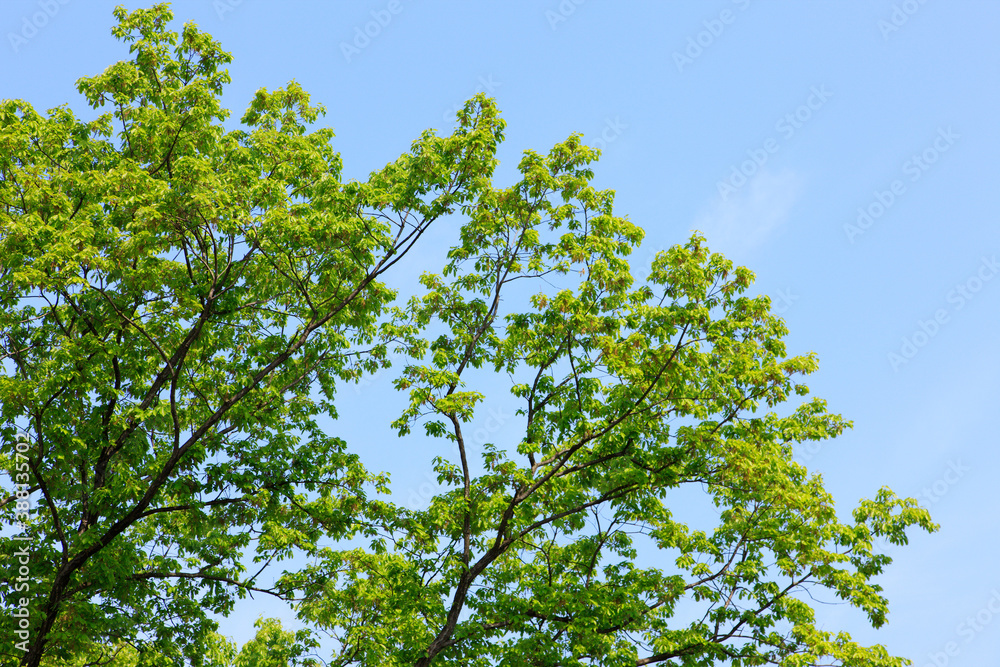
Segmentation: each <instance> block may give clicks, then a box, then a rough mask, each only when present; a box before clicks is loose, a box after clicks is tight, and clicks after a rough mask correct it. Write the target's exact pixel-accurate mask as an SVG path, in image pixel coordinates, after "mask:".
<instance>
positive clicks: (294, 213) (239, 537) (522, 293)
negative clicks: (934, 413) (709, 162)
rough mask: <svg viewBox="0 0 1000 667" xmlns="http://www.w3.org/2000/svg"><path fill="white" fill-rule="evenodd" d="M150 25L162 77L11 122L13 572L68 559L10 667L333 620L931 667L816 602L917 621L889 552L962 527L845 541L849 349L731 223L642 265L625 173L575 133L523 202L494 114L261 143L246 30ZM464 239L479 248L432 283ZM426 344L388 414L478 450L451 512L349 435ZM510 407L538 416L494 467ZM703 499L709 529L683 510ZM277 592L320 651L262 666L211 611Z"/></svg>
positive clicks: (5, 272) (431, 641) (731, 661)
mask: <svg viewBox="0 0 1000 667" xmlns="http://www.w3.org/2000/svg"><path fill="white" fill-rule="evenodd" d="M116 16H117V18H118V20H119V24H118V26H117V27H116V28H115V29H114V34H115V35H116V36H117V37H118V38H119V39H121V40H123V41H124V42H126V43H127V44H128V45H129V46H130V49H131V53H132V59H131V60H128V61H124V62H119V63H117V64H115V65H112V66H111V67H109V68H108V69H107V70H105V72H104V73H102V74H100V75H98V76H95V77H90V78H84V79H81V80H80V81H79V82H78V87H79V90H80V92H81V93H82V94H83V95H84V96H85V97H86V99H87V100H88V102H89V103H90V104H91V106H92V107H94V108H95V109H98V110H100V112H101V113H100V115H98V116H96V117H95V118H93V119H92V120H89V121H84V120H80V119H78V118H77V117H76V116H75V115H74V114H73V113H72V112H71V111H70V110H69V109H68V108H66V107H59V108H56V109H52V110H50V111H48V112H47V114H40V113H38V112H37V111H35V110H34V109H33V108H32V107H31V106H30V105H29V104H28V103H27V102H25V101H22V100H4V101H2V102H0V272H2V273H0V280H2V290H0V345H2V349H3V366H2V374H0V401H2V416H3V423H4V425H5V426H4V434H5V441H6V443H7V445H6V446H5V447H4V449H3V451H2V453H0V468H2V469H3V470H4V471H5V472H6V473H7V475H6V476H5V477H4V478H3V485H4V486H3V493H2V498H0V502H2V503H3V505H2V511H3V513H4V518H5V520H6V521H8V522H10V523H14V522H15V520H16V519H18V518H25V515H24V514H23V513H22V514H21V515H18V509H17V508H18V503H17V497H16V493H15V492H14V486H13V485H14V484H15V483H24V484H26V485H27V486H28V487H29V488H30V489H31V490H32V492H34V493H35V494H36V495H35V497H36V498H38V503H37V508H36V509H35V511H34V512H32V513H31V514H30V515H28V516H27V518H26V519H25V521H24V522H23V526H22V528H23V535H24V536H26V537H27V538H28V539H27V540H26V541H20V540H14V539H9V538H4V539H3V540H2V541H0V551H2V553H3V556H4V562H5V563H7V566H6V567H7V568H8V571H9V572H10V573H11V576H10V581H14V578H13V574H14V573H16V567H17V562H18V560H17V556H16V554H17V553H18V552H19V550H21V549H22V548H25V545H27V548H29V549H30V554H31V556H30V558H29V559H27V560H28V563H27V565H26V567H27V569H28V572H29V575H28V577H27V578H28V579H29V580H30V582H31V584H30V590H29V591H28V592H27V593H23V594H21V593H15V592H13V589H8V591H7V592H6V593H5V596H4V614H3V618H2V619H0V627H2V628H3V632H2V637H3V642H2V645H0V658H2V660H3V664H18V663H19V664H22V665H29V666H31V667H37V666H38V665H53V666H54V665H67V666H68V665H83V664H112V665H127V666H129V667H133V666H134V667H145V666H147V665H184V664H191V665H204V666H206V667H207V666H209V665H219V666H221V665H236V666H238V667H265V666H266V667H276V666H278V665H282V666H283V665H287V664H293V663H294V664H302V665H307V664H319V663H316V662H315V660H314V658H313V657H310V656H311V655H312V654H313V652H314V651H315V650H316V649H317V646H318V644H316V638H315V636H314V634H313V631H315V632H326V633H330V634H332V635H333V636H334V637H335V638H336V641H335V645H336V646H335V649H334V652H333V654H332V655H329V654H326V655H322V656H319V657H321V658H322V659H323V660H325V661H327V664H331V665H348V664H359V665H410V664H416V665H430V664H434V665H477V666H483V667H485V666H487V665H510V666H519V665H524V666H527V665H609V666H610V665H644V664H654V663H658V664H663V665H722V664H725V665H761V664H778V665H785V666H788V667H791V666H794V665H811V664H815V663H816V662H817V661H826V663H829V664H843V665H856V666H862V665H863V666H870V667H876V666H879V667H888V666H890V665H901V664H904V661H903V660H902V659H900V658H893V657H891V656H889V655H888V653H887V652H886V651H885V650H884V649H883V648H882V647H880V646H875V647H864V646H860V645H858V644H856V643H855V642H853V641H852V640H851V638H850V637H849V636H847V635H846V634H844V633H836V632H831V631H827V630H823V629H821V628H819V627H817V625H816V624H815V623H814V613H813V610H812V608H811V606H810V600H811V599H812V598H811V597H810V596H820V597H822V596H823V595H826V596H827V597H828V598H829V599H834V598H836V599H840V600H842V601H845V602H846V603H849V604H850V605H851V606H853V607H856V608H857V609H859V610H860V611H861V612H863V613H864V614H866V615H867V617H868V619H869V620H870V622H871V624H872V625H874V626H876V627H878V626H880V625H882V624H883V623H884V622H885V621H886V613H887V602H886V600H885V598H884V597H883V596H882V594H881V589H880V587H879V586H878V584H877V583H875V582H874V578H875V577H876V576H877V575H879V574H880V573H881V572H882V571H883V568H884V567H885V566H886V565H887V564H888V563H889V562H890V559H889V558H888V557H887V556H886V555H885V554H884V553H882V551H880V549H879V544H880V542H881V541H882V540H883V539H885V540H888V541H891V542H893V543H905V542H906V534H905V531H906V529H907V528H908V527H910V526H913V525H917V526H919V527H922V528H924V529H926V530H933V529H934V528H935V526H934V525H933V524H932V523H931V520H930V517H929V515H928V514H927V512H926V511H925V510H922V509H920V508H918V507H917V505H916V503H915V501H913V500H912V499H907V500H902V499H899V498H897V497H896V496H895V495H894V494H893V493H892V492H891V491H889V490H887V489H883V490H881V491H879V492H878V493H877V495H876V497H875V498H874V499H873V500H866V501H864V502H862V503H861V505H860V507H859V508H858V509H857V510H855V512H854V515H853V519H852V520H849V521H847V522H846V523H843V522H842V521H841V519H840V518H838V515H837V513H836V512H835V510H834V502H833V499H832V498H831V497H830V495H829V494H828V493H827V492H826V491H825V490H824V489H823V486H822V483H821V480H820V479H819V478H818V477H817V476H815V475H810V474H809V473H808V472H807V471H806V470H805V469H804V468H803V467H801V466H800V465H798V464H796V463H794V462H793V461H792V453H793V447H794V445H795V444H796V443H799V442H802V441H807V440H821V439H825V438H830V437H834V436H836V435H838V434H839V433H841V432H842V431H843V429H844V428H846V427H847V426H849V424H848V423H846V422H844V421H843V420H842V419H841V418H840V417H839V416H837V415H834V414H831V413H829V412H827V409H826V406H825V404H824V403H823V401H821V400H818V399H811V400H809V399H807V398H802V397H805V396H806V395H807V393H808V391H807V389H806V387H805V386H804V385H802V384H801V383H800V381H799V379H800V378H801V376H803V375H805V374H808V373H811V372H813V371H814V370H815V369H816V367H817V362H816V359H815V358H814V357H812V356H804V357H803V356H792V357H789V356H787V355H786V350H785V345H784V343H783V341H782V339H783V337H784V336H785V334H786V329H785V325H784V323H783V322H782V321H781V320H780V319H779V318H777V317H775V316H774V315H773V314H772V313H771V311H770V304H769V301H768V299H767V298H766V297H750V296H746V292H747V290H748V288H749V287H750V286H751V283H752V279H753V275H752V274H751V273H750V272H749V271H748V270H747V269H744V268H734V267H733V265H732V263H731V262H729V261H728V260H726V259H725V258H723V257H721V256H720V255H718V254H712V253H710V252H709V251H708V249H707V248H706V247H705V242H704V240H703V239H702V238H701V237H699V236H697V235H695V236H693V237H692V238H691V239H690V240H689V241H688V242H687V243H685V244H683V245H678V246H676V247H674V248H672V249H670V250H669V251H666V252H663V253H660V254H659V255H658V256H657V257H656V259H655V261H654V262H653V264H652V266H651V267H650V272H649V277H648V279H647V280H645V281H642V282H637V281H635V280H634V279H633V277H632V275H631V273H630V266H629V261H628V257H629V255H630V253H631V252H632V251H633V250H634V249H635V248H636V247H637V246H638V244H639V243H640V241H641V239H642V236H643V234H642V231H641V229H640V228H638V227H637V226H635V225H634V224H632V223H631V222H629V221H628V220H627V219H625V218H623V217H620V216H617V215H616V214H615V213H614V211H613V206H612V204H613V198H614V197H613V192H611V191H607V190H605V191H600V190H596V189H594V187H593V186H592V185H591V179H592V177H593V172H592V170H591V164H592V163H593V162H594V161H595V160H596V159H597V157H598V152H597V151H596V150H594V149H591V148H588V147H587V146H585V145H583V144H582V143H581V140H580V137H579V136H578V135H572V136H570V137H569V138H568V139H567V140H566V141H565V142H563V143H560V144H558V145H556V146H555V147H553V148H552V149H551V150H550V151H549V152H548V153H547V154H545V155H542V154H538V153H534V152H530V151H529V152H526V153H525V154H524V158H523V159H522V161H521V163H520V166H519V174H520V175H519V177H518V180H517V181H516V182H515V183H513V184H512V185H510V186H509V187H497V186H495V185H494V184H493V172H494V169H495V167H496V164H497V161H496V157H495V155H496V150H497V147H498V145H499V143H500V142H501V141H502V139H503V130H504V123H503V121H502V120H501V119H500V117H499V114H498V111H497V109H496V107H495V105H494V103H493V102H492V100H489V99H487V98H485V97H482V96H479V97H476V98H474V99H473V100H471V101H470V102H469V103H467V104H466V105H465V108H464V109H463V110H462V111H461V112H460V113H459V114H458V120H459V122H458V127H457V129H456V130H455V131H454V132H453V133H452V134H451V135H450V136H447V137H439V136H437V135H436V134H435V133H433V132H430V131H428V132H425V133H424V134H423V135H422V136H421V137H420V138H419V139H418V140H417V141H416V142H415V143H414V144H413V146H412V149H411V150H410V152H408V153H406V154H404V155H403V156H402V157H400V158H399V159H398V160H397V161H396V162H394V163H392V164H389V165H387V166H386V167H385V168H383V169H381V170H379V171H376V172H374V173H372V174H371V176H370V178H369V179H368V180H367V181H365V182H353V181H352V182H344V181H343V180H342V179H341V162H340V158H339V156H338V155H337V153H336V152H334V151H333V150H332V148H331V138H332V133H331V132H330V131H329V130H326V129H313V125H314V123H315V121H316V120H317V119H318V117H319V116H320V114H321V112H322V109H321V108H320V107H318V106H313V105H311V103H310V100H309V96H308V95H307V94H306V93H305V92H304V91H303V90H302V89H301V88H300V87H299V86H298V85H297V84H295V83H290V84H288V86H287V87H285V88H284V89H279V90H275V91H267V90H260V91H258V93H257V94H256V95H255V97H254V98H253V100H252V101H251V103H250V105H249V108H248V109H247V111H246V113H245V114H244V115H243V117H242V119H241V125H240V128H241V129H233V130H227V129H225V127H224V126H223V121H224V120H225V119H226V118H227V112H226V111H225V110H224V109H223V108H222V107H221V105H220V95H221V93H222V90H223V87H224V86H225V84H226V83H227V82H228V81H229V77H228V74H227V72H226V70H225V69H224V67H225V65H226V64H227V63H229V62H230V56H229V55H228V54H227V53H225V52H224V51H222V50H221V48H220V45H219V44H218V43H216V42H215V41H213V40H212V39H211V37H210V36H209V35H207V34H205V33H202V32H200V31H199V30H198V29H197V28H196V27H195V26H194V25H191V24H188V25H185V26H184V29H183V31H182V32H181V33H180V34H178V33H176V32H172V31H171V30H170V29H169V23H170V21H171V20H172V15H171V13H170V11H169V10H168V9H167V8H166V7H165V6H162V5H157V6H155V7H153V8H151V9H147V10H137V11H133V12H131V13H129V12H126V11H125V10H124V9H118V10H116ZM446 220H447V221H448V224H449V225H450V228H451V229H454V230H455V232H454V237H453V241H452V245H451V247H450V250H449V252H448V255H447V260H446V263H445V264H444V266H442V267H440V269H439V270H437V271H436V272H426V273H424V274H423V275H422V277H421V278H420V281H419V285H417V286H415V285H407V284H406V283H405V281H404V280H403V279H402V278H401V277H397V274H398V267H402V266H404V265H403V264H401V263H400V262H401V260H402V259H403V258H404V257H405V256H406V255H407V253H408V252H409V251H410V250H411V249H412V248H414V247H416V246H418V245H419V244H420V243H421V237H422V236H424V234H425V232H426V231H427V230H428V229H430V227H431V226H432V225H437V224H441V223H442V222H444V221H446ZM394 281H395V282H394ZM401 289H405V290H407V292H406V293H405V294H404V296H402V297H400V296H399V292H400V290H401ZM394 354H395V355H397V356H396V357H395V358H399V359H402V361H401V362H399V363H396V365H395V366H394V368H395V370H396V372H397V373H396V376H395V377H396V379H395V388H396V390H398V391H399V392H404V395H406V396H408V404H407V406H406V408H405V409H404V410H403V412H402V413H401V414H385V415H384V418H385V422H384V423H385V424H386V425H389V424H391V426H392V427H393V428H395V429H396V431H397V432H398V434H399V436H400V437H401V438H402V440H401V441H400V444H401V446H404V443H406V442H407V441H409V442H413V443H415V444H419V443H422V442H425V441H426V439H427V438H444V439H446V440H449V441H451V443H453V445H454V451H455V452H456V454H455V456H454V457H451V458H448V457H439V458H438V459H437V462H436V464H435V470H436V471H437V474H438V477H439V480H440V482H441V483H442V484H444V490H443V491H442V492H441V493H440V494H439V495H438V496H437V497H435V498H433V499H431V500H430V503H429V506H428V507H426V508H425V509H413V508H407V507H404V506H402V505H401V504H399V503H398V502H394V501H395V500H398V499H397V498H393V497H390V496H389V495H387V494H388V486H387V482H388V479H387V476H386V475H384V474H377V473H372V472H369V471H367V470H366V469H365V468H364V467H363V466H362V465H361V463H360V461H359V458H358V456H357V453H356V452H357V450H356V449H355V447H356V445H353V444H352V443H348V442H345V441H343V440H342V439H339V438H336V437H333V436H331V435H330V434H329V433H327V432H326V431H325V430H324V429H323V428H321V426H320V421H319V420H320V419H321V418H327V417H332V418H337V417H338V415H337V412H336V408H335V398H336V391H337V388H338V386H342V385H345V384H350V383H352V382H356V381H358V380H359V379H361V378H363V377H364V376H365V375H366V374H369V373H372V372H375V371H377V370H379V369H380V368H384V367H388V366H389V365H390V359H391V358H393V357H392V355H394ZM498 387H499V388H500V389H501V390H502V391H509V392H510V394H511V395H512V398H514V399H516V400H517V401H518V404H519V406H520V410H519V413H518V418H517V420H516V421H517V424H516V425H513V426H510V427H509V428H506V429H505V430H504V433H503V437H502V438H501V437H497V438H496V439H497V442H495V443H487V444H485V445H484V446H482V447H481V448H477V449H475V450H474V448H472V447H471V446H470V443H469V434H468V431H469V428H470V427H469V424H470V422H472V421H473V420H474V419H475V417H476V415H477V414H481V411H482V409H483V407H484V405H483V404H484V401H486V397H487V396H489V395H491V394H492V395H495V393H496V391H497V388H498ZM790 400H791V401H792V406H791V407H790V408H786V409H784V411H783V412H778V411H775V410H774V408H777V407H778V406H780V405H781V404H783V403H786V402H788V401H790ZM376 407H377V406H376ZM373 409H374V408H373ZM341 418H343V417H341ZM15 425H16V426H17V427H18V428H19V429H20V430H21V431H22V432H24V433H26V434H27V442H28V444H27V446H25V447H24V448H23V449H24V451H23V452H21V451H18V450H17V448H15V447H14V445H13V442H14V438H15ZM515 432H516V433H517V434H516V435H515V434H514V433H515ZM684 487H693V488H694V489H695V490H698V489H700V490H701V491H702V492H703V497H704V498H705V500H706V502H705V506H704V508H703V509H704V512H703V514H704V516H705V517H708V523H706V525H704V526H701V525H689V524H690V522H688V523H685V522H684V521H681V520H679V519H678V518H675V515H674V514H673V513H672V512H671V508H672V507H673V509H674V511H675V512H676V511H677V510H678V507H677V506H676V505H674V504H673V503H675V502H676V499H677V497H678V494H681V493H687V492H685V491H683V489H684ZM684 497H690V494H687V495H685V496H684ZM709 524H710V525H709ZM19 530H20V529H19ZM348 540H350V541H351V542H350V544H348V542H347V541H348ZM331 545H334V546H331ZM359 545H367V546H359ZM291 556H297V560H296V561H295V564H296V567H287V568H285V569H284V570H282V571H277V570H276V568H280V565H279V562H280V561H282V560H285V559H287V558H289V557H291ZM301 563H305V565H304V566H302V567H298V565H299V564H301ZM251 565H252V566H251ZM252 592H253V593H256V594H258V595H262V594H270V595H276V596H278V597H281V598H283V599H285V600H288V601H291V602H292V603H293V604H294V606H295V609H296V610H297V613H298V615H299V617H300V619H301V620H302V621H304V622H305V623H306V627H307V629H306V630H301V631H298V632H294V633H293V632H289V631H286V630H283V629H282V628H281V627H280V625H278V624H277V623H276V622H274V621H269V620H263V621H260V622H259V623H258V628H259V630H258V635H257V638H256V639H255V640H253V641H251V642H250V643H248V644H246V645H245V646H244V647H243V648H242V650H241V651H239V652H238V651H237V650H236V647H235V646H233V645H232V644H231V643H230V642H229V641H228V640H226V639H224V638H223V637H221V636H220V635H219V634H218V633H217V629H218V626H217V624H216V623H215V621H214V620H213V618H212V615H213V614H228V613H229V612H231V611H232V610H233V608H234V604H235V603H236V600H237V599H238V598H242V597H244V596H246V595H247V594H248V593H252ZM21 597H24V598H25V599H26V600H27V603H26V604H27V606H26V609H27V613H28V616H27V618H28V619H29V621H28V625H29V628H28V632H27V633H26V635H27V637H28V639H27V640H26V641H25V642H24V643H23V644H22V647H21V648H18V647H17V644H18V642H19V641H20V639H19V638H18V635H17V634H16V631H17V630H18V618H17V617H15V616H14V615H13V612H14V611H15V610H18V609H20V606H19V605H20V602H19V598H21ZM310 628H311V629H312V630H310ZM22 648H23V649H25V650H22Z"/></svg>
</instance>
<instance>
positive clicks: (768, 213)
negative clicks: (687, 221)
mask: <svg viewBox="0 0 1000 667" xmlns="http://www.w3.org/2000/svg"><path fill="white" fill-rule="evenodd" d="M802 181H803V179H802V177H800V176H799V175H798V174H796V173H795V172H793V171H791V170H790V169H783V170H781V171H779V172H771V171H768V170H767V169H761V170H760V171H759V172H757V174H756V175H755V176H754V177H753V178H751V179H750V181H749V182H748V183H747V184H746V185H745V186H744V187H742V188H741V189H740V190H739V191H738V192H736V193H734V194H732V195H730V196H729V197H728V198H727V199H726V201H722V199H721V198H716V199H715V200H713V201H712V202H711V203H710V204H709V205H708V206H707V207H706V210H705V212H704V213H702V214H701V215H700V216H699V217H698V219H697V222H696V224H695V228H696V229H699V230H701V231H702V232H703V233H704V234H705V237H706V238H707V239H708V241H709V246H710V247H712V249H713V250H721V251H723V252H725V253H727V254H729V253H734V252H737V253H738V252H746V251H749V250H752V249H753V248H756V247H757V246H759V245H760V244H761V243H762V242H763V241H764V240H766V239H767V237H768V236H770V235H771V234H772V233H773V232H775V231H776V230H777V229H778V228H779V227H780V226H781V225H782V224H783V223H784V222H785V221H786V220H787V219H788V214H789V213H790V212H791V210H792V207H793V206H794V205H795V202H796V200H797V199H798V197H799V194H800V192H801V191H802Z"/></svg>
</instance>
